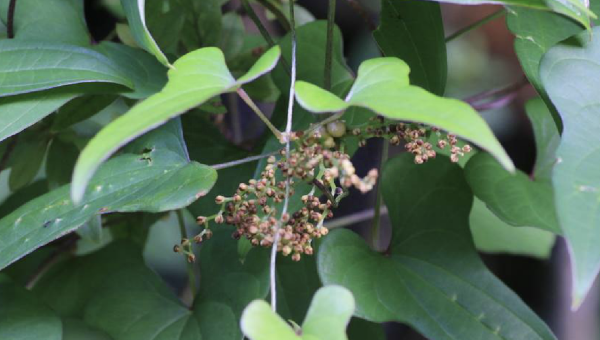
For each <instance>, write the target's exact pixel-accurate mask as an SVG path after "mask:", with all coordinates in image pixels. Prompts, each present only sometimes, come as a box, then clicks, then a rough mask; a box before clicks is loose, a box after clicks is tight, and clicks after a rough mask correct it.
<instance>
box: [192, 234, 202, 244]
mask: <svg viewBox="0 0 600 340" xmlns="http://www.w3.org/2000/svg"><path fill="white" fill-rule="evenodd" d="M194 242H195V243H202V235H200V234H198V235H196V236H194Z"/></svg>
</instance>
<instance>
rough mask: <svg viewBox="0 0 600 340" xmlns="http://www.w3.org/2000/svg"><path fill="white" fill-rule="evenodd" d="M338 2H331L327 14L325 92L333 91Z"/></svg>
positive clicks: (331, 0)
mask: <svg viewBox="0 0 600 340" xmlns="http://www.w3.org/2000/svg"><path fill="white" fill-rule="evenodd" d="M335 2H336V0H329V9H328V12H327V42H326V45H325V75H324V78H323V79H324V85H325V90H327V91H331V65H332V63H333V28H334V27H335V5H336V3H335Z"/></svg>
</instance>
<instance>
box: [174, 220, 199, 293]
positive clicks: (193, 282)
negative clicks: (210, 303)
mask: <svg viewBox="0 0 600 340" xmlns="http://www.w3.org/2000/svg"><path fill="white" fill-rule="evenodd" d="M177 222H178V223H179V231H180V233H181V238H182V239H187V238H188V237H187V232H186V230H185V221H184V220H183V213H182V210H181V209H179V210H177ZM186 264H187V273H188V284H189V286H190V291H191V292H192V297H193V298H194V297H196V273H194V264H193V263H191V262H189V261H187V260H186Z"/></svg>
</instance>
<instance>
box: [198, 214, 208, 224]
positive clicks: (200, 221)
mask: <svg viewBox="0 0 600 340" xmlns="http://www.w3.org/2000/svg"><path fill="white" fill-rule="evenodd" d="M206 221H207V218H206V217H205V216H198V217H196V223H197V224H198V225H203V224H205V223H206Z"/></svg>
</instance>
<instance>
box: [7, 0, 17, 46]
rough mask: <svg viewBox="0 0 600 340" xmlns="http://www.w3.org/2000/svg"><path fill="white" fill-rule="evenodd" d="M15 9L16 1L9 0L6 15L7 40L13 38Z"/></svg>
mask: <svg viewBox="0 0 600 340" xmlns="http://www.w3.org/2000/svg"><path fill="white" fill-rule="evenodd" d="M16 8H17V0H10V3H9V4H8V13H7V15H6V17H7V20H6V35H7V36H8V39H12V38H14V37H15V10H16Z"/></svg>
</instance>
